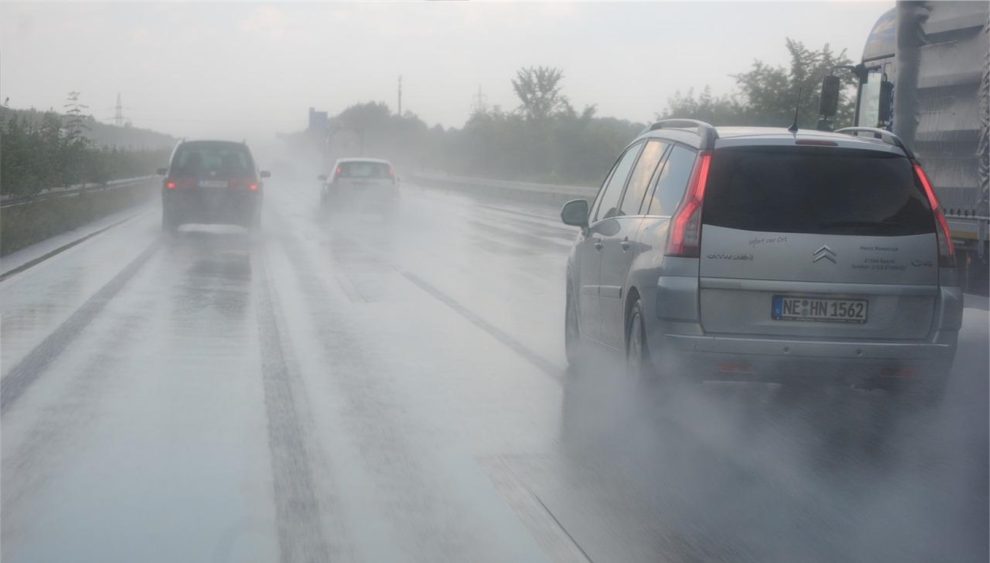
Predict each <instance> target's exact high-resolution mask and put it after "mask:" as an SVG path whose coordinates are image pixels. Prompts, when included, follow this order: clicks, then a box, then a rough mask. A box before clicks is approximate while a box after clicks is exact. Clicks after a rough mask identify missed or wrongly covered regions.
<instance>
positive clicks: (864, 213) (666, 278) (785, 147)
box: [561, 120, 962, 397]
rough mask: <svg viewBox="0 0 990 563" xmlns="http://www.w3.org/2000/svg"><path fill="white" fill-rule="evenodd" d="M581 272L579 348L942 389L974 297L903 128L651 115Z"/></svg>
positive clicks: (585, 219) (693, 365)
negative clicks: (732, 123)
mask: <svg viewBox="0 0 990 563" xmlns="http://www.w3.org/2000/svg"><path fill="white" fill-rule="evenodd" d="M561 218H562V220H563V221H564V223H566V224H568V225H574V226H578V227H580V228H581V232H580V234H579V235H578V238H577V242H576V244H575V245H574V249H573V251H572V252H571V255H570V258H569V260H568V267H567V307H566V319H565V340H566V346H567V355H568V359H569V360H570V361H571V362H572V364H574V363H580V362H581V360H582V358H583V357H584V356H583V355H582V354H580V353H579V352H580V351H581V350H583V349H584V348H585V345H586V344H588V343H595V344H597V345H600V346H604V347H606V348H611V349H614V350H617V351H619V352H621V353H624V354H625V357H626V363H627V367H628V369H630V370H631V371H634V372H637V373H643V374H647V373H648V374H651V375H652V374H656V373H661V374H677V375H682V376H690V377H696V378H701V379H727V380H761V381H776V382H782V383H796V382H803V383H806V382H828V383H835V384H842V385H845V384H849V385H862V386H870V387H884V388H889V389H894V390H911V391H912V392H919V393H921V394H923V395H926V396H931V397H938V396H939V395H940V394H941V391H942V390H943V389H944V386H945V382H946V380H947V377H948V373H949V369H950V367H951V364H952V360H953V357H954V355H955V349H956V339H957V335H958V331H959V327H960V324H961V317H962V292H961V290H960V288H959V284H958V282H957V276H956V270H955V267H954V261H955V257H954V248H953V245H952V239H951V237H950V234H949V230H948V225H947V223H946V220H945V217H944V215H943V213H942V210H941V209H940V207H939V204H938V200H937V199H936V197H935V193H934V191H933V190H932V187H931V185H930V184H929V182H928V179H927V177H926V176H925V173H924V170H923V169H922V168H921V166H920V165H919V164H918V162H917V161H916V160H915V159H914V157H913V155H912V154H911V152H910V150H908V149H907V148H906V147H905V146H904V145H903V144H902V143H901V142H900V140H899V139H898V138H897V137H895V136H894V135H892V134H891V133H889V132H887V131H881V130H873V129H862V128H856V129H844V130H840V131H837V132H834V133H826V132H820V131H792V130H787V129H774V128H718V129H716V128H715V127H712V126H711V125H709V124H707V123H703V122H698V121H693V120H664V121H660V122H658V123H656V124H654V125H653V126H651V127H650V128H649V129H648V130H647V131H645V132H644V133H643V134H641V135H640V136H639V137H638V138H637V139H636V140H635V141H633V142H632V143H631V144H630V145H629V146H628V147H627V148H626V149H625V151H623V153H622V154H621V155H620V156H619V158H618V160H617V161H616V163H615V164H614V165H613V167H612V170H611V171H610V172H609V174H608V176H607V177H606V179H605V181H604V183H603V184H602V187H601V189H600V190H599V192H598V195H597V197H596V198H595V200H594V202H593V203H592V204H591V205H590V206H589V204H588V202H587V201H585V200H575V201H571V202H568V203H567V204H566V205H565V206H564V208H563V210H562V211H561Z"/></svg>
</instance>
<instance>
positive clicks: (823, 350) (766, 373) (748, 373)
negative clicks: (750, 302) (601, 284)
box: [655, 332, 957, 384]
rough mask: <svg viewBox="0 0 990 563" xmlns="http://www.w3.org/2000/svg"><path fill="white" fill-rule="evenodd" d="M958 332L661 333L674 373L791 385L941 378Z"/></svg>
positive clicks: (951, 354) (950, 361)
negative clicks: (841, 335) (825, 337)
mask: <svg viewBox="0 0 990 563" xmlns="http://www.w3.org/2000/svg"><path fill="white" fill-rule="evenodd" d="M956 336H957V333H956V332H945V333H941V334H940V340H941V341H938V342H927V341H926V342H861V341H821V340H817V341H816V340H795V339H770V338H759V339H758V338H752V337H731V336H684V335H675V334H664V335H661V336H660V337H659V338H658V340H659V342H657V343H656V345H657V346H658V348H655V349H658V350H661V351H662V353H661V354H660V356H661V357H663V356H664V354H663V352H669V353H670V354H671V357H672V358H673V359H674V360H675V361H676V362H677V363H678V364H679V366H678V368H679V369H678V372H679V373H682V374H686V375H689V376H696V377H699V378H701V379H729V380H759V381H778V382H793V381H800V380H805V381H807V380H823V381H829V382H844V383H850V384H853V383H860V382H863V381H864V380H873V379H876V380H883V379H914V378H928V377H944V376H947V375H948V369H949V367H951V365H952V360H953V357H954V356H955V350H956Z"/></svg>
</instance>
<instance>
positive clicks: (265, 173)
mask: <svg viewBox="0 0 990 563" xmlns="http://www.w3.org/2000/svg"><path fill="white" fill-rule="evenodd" d="M260 176H261V177H262V178H271V177H272V173H271V172H269V171H267V170H262V171H261V174H260Z"/></svg>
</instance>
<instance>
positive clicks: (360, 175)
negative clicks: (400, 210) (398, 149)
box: [319, 158, 399, 214]
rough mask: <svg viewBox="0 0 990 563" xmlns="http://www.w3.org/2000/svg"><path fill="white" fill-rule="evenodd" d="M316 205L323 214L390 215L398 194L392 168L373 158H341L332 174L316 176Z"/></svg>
mask: <svg viewBox="0 0 990 563" xmlns="http://www.w3.org/2000/svg"><path fill="white" fill-rule="evenodd" d="M319 179H320V180H321V181H322V182H323V187H322V189H321V190H320V203H321V205H322V206H323V208H324V209H325V210H327V211H345V210H350V211H372V212H378V213H382V214H389V213H391V212H392V211H393V210H394V208H395V204H396V199H397V196H398V193H399V190H398V188H399V179H398V177H396V175H395V168H394V167H393V166H392V163H390V162H389V161H387V160H382V159H377V158H341V159H339V160H337V162H336V163H335V164H334V170H333V174H332V175H330V176H327V175H320V177H319Z"/></svg>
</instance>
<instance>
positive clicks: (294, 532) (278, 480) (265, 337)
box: [256, 257, 331, 563]
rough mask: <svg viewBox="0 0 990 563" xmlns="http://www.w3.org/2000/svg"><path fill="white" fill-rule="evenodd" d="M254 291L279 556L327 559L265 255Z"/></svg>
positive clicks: (284, 558) (287, 559)
mask: <svg viewBox="0 0 990 563" xmlns="http://www.w3.org/2000/svg"><path fill="white" fill-rule="evenodd" d="M261 262H262V263H261V270H262V276H261V281H260V287H259V288H258V291H257V292H256V296H257V299H256V310H257V316H258V339H259V344H260V346H259V347H260V353H261V376H262V383H263V388H264V393H265V414H266V416H267V419H268V424H267V427H268V448H269V452H270V456H271V464H272V481H273V487H274V500H275V520H276V527H277V528H278V530H277V531H278V544H279V555H280V557H279V560H280V561H282V562H286V563H291V562H296V561H300V562H302V561H306V562H308V561H330V560H331V557H330V549H329V547H328V545H327V542H326V539H325V538H324V537H323V525H322V519H321V516H320V505H319V501H318V500H317V498H316V493H315V488H314V483H313V470H312V466H311V464H310V455H309V450H308V449H307V447H306V434H305V432H304V429H303V425H302V424H301V422H300V416H299V412H298V408H297V405H296V393H295V390H294V389H293V387H294V385H293V380H294V379H296V378H297V377H298V375H297V371H296V370H295V369H294V366H292V365H290V364H291V361H290V359H289V356H288V354H287V352H286V350H285V349H284V347H283V344H282V333H281V330H280V328H279V320H278V313H277V312H276V305H275V300H276V296H275V295H274V290H273V289H272V283H271V280H270V277H269V273H268V267H267V264H266V263H265V259H264V258H263V257H262V258H261Z"/></svg>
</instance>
